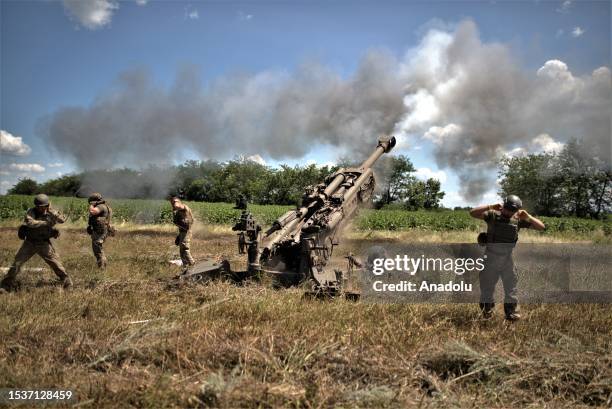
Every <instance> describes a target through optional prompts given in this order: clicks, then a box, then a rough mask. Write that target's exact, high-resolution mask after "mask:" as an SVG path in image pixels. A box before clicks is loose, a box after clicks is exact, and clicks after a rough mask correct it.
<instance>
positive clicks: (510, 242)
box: [470, 195, 545, 321]
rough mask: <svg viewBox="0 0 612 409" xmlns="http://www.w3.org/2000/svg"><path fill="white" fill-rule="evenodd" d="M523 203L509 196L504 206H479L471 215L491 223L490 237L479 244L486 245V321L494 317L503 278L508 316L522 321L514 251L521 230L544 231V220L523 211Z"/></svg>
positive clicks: (482, 280)
mask: <svg viewBox="0 0 612 409" xmlns="http://www.w3.org/2000/svg"><path fill="white" fill-rule="evenodd" d="M521 207H523V202H522V201H521V199H520V198H519V197H518V196H515V195H509V196H508V197H507V198H506V199H505V201H504V203H503V204H501V203H497V204H494V205H483V206H478V207H475V208H473V209H472V210H470V215H471V216H472V217H475V218H477V219H482V220H484V221H486V222H487V233H486V235H485V234H484V233H482V234H481V236H479V238H478V241H479V243H480V242H482V244H486V246H487V249H486V255H485V268H484V270H482V271H481V272H480V277H479V279H480V309H481V310H482V314H483V317H484V318H486V319H488V318H491V316H492V315H493V308H494V307H495V303H494V299H493V293H494V292H495V285H496V284H497V281H498V280H499V278H500V277H501V279H502V283H503V285H504V313H505V314H506V319H507V320H509V321H516V320H518V319H520V318H521V316H520V315H519V314H518V312H517V304H518V297H517V283H518V276H517V274H516V269H515V267H514V260H513V259H512V251H513V250H514V246H515V245H516V242H517V241H518V233H519V230H520V229H521V228H524V229H528V228H532V229H536V230H544V229H545V226H544V223H542V221H541V220H539V219H537V218H535V217H533V216H531V215H530V214H529V213H527V211H526V210H522V209H521Z"/></svg>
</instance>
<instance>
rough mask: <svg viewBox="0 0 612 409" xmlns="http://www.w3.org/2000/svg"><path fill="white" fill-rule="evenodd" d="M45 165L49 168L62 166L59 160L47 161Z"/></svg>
mask: <svg viewBox="0 0 612 409" xmlns="http://www.w3.org/2000/svg"><path fill="white" fill-rule="evenodd" d="M47 166H48V167H50V168H61V167H62V166H64V164H63V163H61V162H55V163H47Z"/></svg>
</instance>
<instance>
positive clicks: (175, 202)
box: [170, 196, 195, 267]
mask: <svg viewBox="0 0 612 409" xmlns="http://www.w3.org/2000/svg"><path fill="white" fill-rule="evenodd" d="M170 204H171V205H172V222H173V223H174V224H175V225H176V226H177V227H178V228H179V234H178V236H176V240H174V244H176V245H177V246H179V250H180V253H181V261H182V262H183V267H188V266H191V265H193V264H195V261H194V259H193V257H191V252H190V251H189V246H190V244H191V226H192V225H193V215H192V213H191V209H190V208H189V207H188V206H187V205H186V204H184V203H183V202H181V199H179V198H178V197H176V196H171V197H170Z"/></svg>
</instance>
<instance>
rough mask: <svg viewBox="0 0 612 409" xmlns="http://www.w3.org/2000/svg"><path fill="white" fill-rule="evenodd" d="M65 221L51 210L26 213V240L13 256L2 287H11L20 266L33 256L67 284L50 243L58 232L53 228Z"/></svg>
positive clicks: (57, 257)
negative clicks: (41, 260)
mask: <svg viewBox="0 0 612 409" xmlns="http://www.w3.org/2000/svg"><path fill="white" fill-rule="evenodd" d="M65 221H66V218H65V217H64V215H62V214H61V213H59V212H58V211H56V210H54V209H52V208H49V210H48V212H47V213H46V214H42V213H39V212H38V211H37V210H36V208H35V207H33V208H31V209H29V210H28V211H27V213H26V216H25V218H24V222H23V224H24V226H25V227H26V238H25V240H24V241H23V244H22V245H21V248H19V250H18V251H17V254H16V255H15V261H13V265H12V266H11V268H10V269H9V271H8V273H7V274H6V276H5V277H4V279H3V280H2V285H3V286H4V287H8V286H12V285H13V283H14V281H15V278H16V277H17V274H19V270H20V269H21V266H22V265H23V264H24V263H25V262H26V261H28V260H29V259H30V258H32V256H33V255H35V254H38V255H39V256H40V257H42V259H43V260H44V261H45V262H46V263H47V264H48V265H49V267H51V269H52V270H53V272H54V273H55V274H56V275H57V276H58V277H59V279H60V280H61V281H62V282H64V284H68V282H69V281H70V279H69V278H68V274H67V273H66V269H65V268H64V266H63V265H62V262H61V260H60V258H59V254H58V253H57V252H56V251H55V248H54V247H53V244H52V243H51V238H52V237H57V236H58V235H59V231H57V230H56V229H55V228H54V226H55V225H56V224H57V223H64V222H65ZM70 284H71V283H70Z"/></svg>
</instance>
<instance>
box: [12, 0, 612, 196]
mask: <svg viewBox="0 0 612 409" xmlns="http://www.w3.org/2000/svg"><path fill="white" fill-rule="evenodd" d="M0 4H1V30H2V31H1V37H2V39H1V57H2V59H1V91H0V92H1V93H0V97H1V98H0V99H1V100H0V102H1V108H0V115H1V116H0V128H1V129H2V130H3V131H4V132H5V133H8V134H9V135H10V136H11V137H21V138H22V139H21V141H20V143H22V144H25V145H28V146H29V153H26V151H27V150H24V149H22V150H21V151H16V150H15V149H17V148H15V149H13V148H11V149H13V150H11V149H5V148H6V146H3V150H2V158H1V162H2V169H1V170H0V171H1V172H2V174H1V177H2V186H0V188H1V190H2V191H5V190H6V188H7V187H8V186H10V185H11V184H12V183H14V182H15V180H16V179H17V178H19V177H24V176H30V177H34V178H36V179H38V180H44V179H47V178H50V177H55V176H57V175H58V174H59V173H62V174H65V173H69V172H72V171H76V170H77V167H76V165H75V163H74V161H72V160H71V158H70V157H68V156H67V155H65V154H62V152H60V151H57V150H56V149H51V148H50V147H49V146H48V145H47V144H46V143H45V141H44V140H42V138H41V135H40V133H39V131H38V128H39V123H40V120H41V118H44V117H45V116H48V115H50V114H53V113H54V112H55V111H57V110H58V109H60V108H62V107H66V106H88V105H90V104H91V103H92V102H93V101H95V100H96V98H98V96H99V95H100V94H101V93H103V92H104V91H105V90H106V89H108V88H109V87H110V86H111V85H112V84H113V83H114V81H115V80H116V78H117V76H118V75H119V74H121V73H122V72H125V71H126V70H130V69H134V68H145V69H147V70H148V71H149V72H150V73H151V74H152V76H153V78H154V80H155V82H156V83H158V84H161V85H162V86H163V85H166V86H169V85H170V84H171V83H172V82H173V81H174V78H175V76H176V73H177V71H178V70H180V69H181V67H183V66H185V65H190V66H195V67H197V69H198V70H199V72H200V74H201V76H202V78H203V80H204V82H206V81H212V80H214V79H216V78H219V77H223V76H226V75H228V74H235V73H241V72H244V73H257V72H261V71H266V70H280V71H289V72H290V71H292V70H294V69H295V67H297V66H298V65H300V64H301V63H302V62H304V61H306V60H309V59H316V60H317V61H320V62H322V63H324V64H325V65H326V66H328V67H331V68H332V69H333V70H334V71H336V72H338V73H339V74H340V75H341V76H345V77H346V76H350V75H351V74H352V73H353V72H354V71H355V69H356V67H357V66H358V64H359V61H360V60H361V58H362V57H363V55H364V54H365V53H366V52H367V51H368V50H369V49H372V48H383V49H386V50H389V51H390V52H391V53H392V54H393V55H395V56H397V57H398V58H402V56H403V55H404V54H405V53H406V51H407V50H409V49H411V48H412V47H415V46H416V45H417V44H418V43H419V42H420V40H421V39H422V37H423V35H424V34H425V33H426V31H427V29H428V28H430V27H445V26H448V27H452V26H453V24H457V23H458V22H459V21H461V20H464V19H466V18H469V19H471V20H473V21H474V23H475V24H476V26H477V27H478V30H479V32H480V38H481V40H482V41H483V42H486V43H490V42H499V43H502V44H504V45H505V46H506V47H508V49H509V50H510V51H511V53H512V55H513V56H514V57H515V58H516V59H517V61H518V62H519V64H520V66H521V67H523V68H524V69H525V70H527V71H529V70H531V71H534V72H535V71H536V70H538V68H540V67H542V66H543V64H544V63H545V62H546V61H548V60H560V61H563V62H564V63H565V64H567V66H568V67H569V68H570V70H571V72H572V74H573V75H574V76H580V75H588V74H589V73H591V72H592V71H593V70H594V69H596V68H598V67H601V66H608V67H609V66H610V3H609V2H605V1H598V2H586V1H575V2H569V1H565V2H561V1H524V2H504V1H496V2H462V1H453V2H374V1H370V2H368V1H351V2H348V1H326V2H323V1H321V2H318V1H291V2H281V1H268V2H259V1H247V2H221V1H215V2H198V1H189V2H183V1H147V2H144V1H140V2H137V1H128V0H126V1H121V2H107V1H106V0H98V3H97V6H98V7H97V8H96V4H95V2H93V3H92V4H93V5H92V7H91V8H83V7H81V9H80V10H77V9H75V8H74V5H72V7H71V4H70V3H69V2H59V1H2V2H1V3H0ZM105 4H108V5H110V6H107V8H106V9H105V8H104V5H105ZM75 10H76V11H75ZM105 10H106V11H105ZM451 29H452V28H451ZM10 141H11V143H18V141H17V140H15V139H11V140H10ZM92 143H94V144H95V143H103V141H92ZM403 146H404V148H403V150H402V151H400V153H404V154H407V155H409V156H410V158H411V159H412V161H413V162H414V164H415V166H416V167H417V168H420V169H426V170H422V171H421V173H422V174H423V175H425V174H433V175H438V176H440V175H442V173H440V172H441V169H440V168H438V166H437V164H436V161H435V160H434V159H433V156H432V147H431V146H430V144H428V143H427V142H423V143H417V144H412V145H411V146H408V145H403ZM338 152H339V150H333V149H329V147H326V146H315V147H314V148H313V149H312V151H311V152H309V153H308V154H306V155H305V156H304V157H302V158H286V159H278V158H277V159H271V158H270V157H266V156H265V155H262V156H264V159H265V160H266V162H267V163H268V164H270V165H276V164H278V163H290V164H293V163H305V162H308V161H315V162H318V163H324V162H328V161H333V160H334V159H335V157H336V155H337V154H338ZM241 153H242V152H236V154H241ZM186 156H187V157H193V158H197V157H198V155H197V154H196V153H195V152H191V153H187V155H186ZM229 158H231V156H229V157H225V158H220V159H229ZM20 165H21V166H20ZM25 165H39V167H35V166H25ZM43 168H44V170H43ZM493 171H494V170H493ZM443 175H444V176H442V178H443V179H444V180H443V182H444V187H445V190H446V191H447V192H450V194H449V195H448V197H447V198H446V200H445V201H444V202H445V204H447V205H458V204H464V203H466V201H465V200H464V199H462V198H460V197H458V196H457V194H456V192H457V191H458V190H459V187H458V183H459V182H458V179H457V177H456V176H455V175H454V174H453V172H452V170H449V169H444V170H443ZM489 198H491V199H492V198H493V197H492V196H491V195H489Z"/></svg>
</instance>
